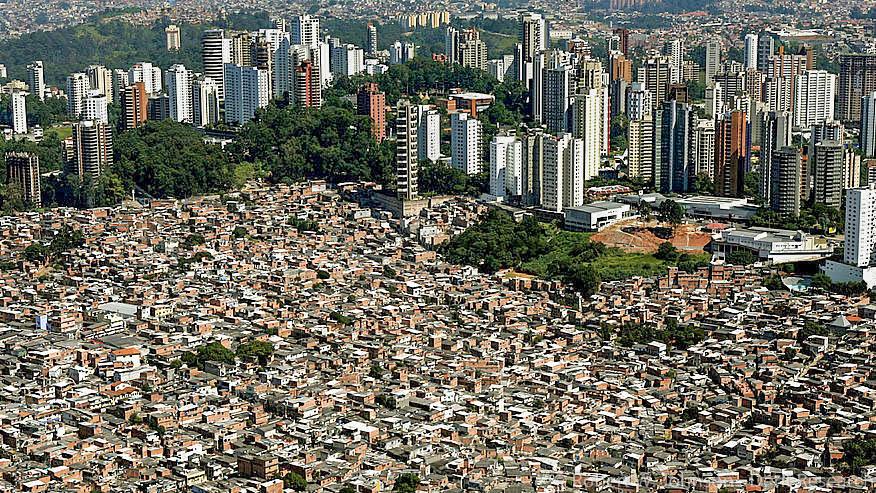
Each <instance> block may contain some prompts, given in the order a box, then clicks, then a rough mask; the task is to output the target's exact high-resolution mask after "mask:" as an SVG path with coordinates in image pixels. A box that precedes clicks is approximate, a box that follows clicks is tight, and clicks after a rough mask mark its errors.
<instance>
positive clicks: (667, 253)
mask: <svg viewBox="0 0 876 493" xmlns="http://www.w3.org/2000/svg"><path fill="white" fill-rule="evenodd" d="M654 256H655V257H656V258H658V259H660V260H666V261H670V262H674V261H675V260H677V259H678V249H676V248H675V246H674V245H673V244H672V243H671V242H669V241H664V242H663V243H661V244H660V246H658V247H657V253H655V254H654Z"/></svg>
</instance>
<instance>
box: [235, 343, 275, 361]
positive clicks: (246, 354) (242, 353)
mask: <svg viewBox="0 0 876 493" xmlns="http://www.w3.org/2000/svg"><path fill="white" fill-rule="evenodd" d="M236 353H237V357H238V358H255V359H257V360H258V361H259V364H260V365H262V366H264V365H266V364H268V360H270V358H271V356H273V354H274V345H273V344H271V343H270V342H266V341H258V340H255V341H249V342H246V343H243V344H241V345H240V346H237V352H236Z"/></svg>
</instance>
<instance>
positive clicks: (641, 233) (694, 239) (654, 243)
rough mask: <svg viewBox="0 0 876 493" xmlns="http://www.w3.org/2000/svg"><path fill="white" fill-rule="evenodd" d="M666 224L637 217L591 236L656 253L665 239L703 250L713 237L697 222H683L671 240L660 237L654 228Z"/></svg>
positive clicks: (680, 246)
mask: <svg viewBox="0 0 876 493" xmlns="http://www.w3.org/2000/svg"><path fill="white" fill-rule="evenodd" d="M660 226H664V225H663V224H661V223H658V222H657V221H656V220H652V221H648V222H647V223H643V222H642V221H639V220H637V219H633V220H630V221H621V222H619V223H617V224H613V225H611V226H609V227H608V228H605V229H604V230H602V231H600V232H598V233H595V234H594V235H593V236H591V237H590V239H591V241H598V242H600V243H603V244H604V245H606V246H612V247H617V248H621V249H623V250H624V251H627V252H637V253H654V252H656V251H657V247H658V246H659V245H660V244H661V243H663V242H664V241H671V242H672V244H673V245H675V248H678V249H679V250H682V251H686V252H693V253H697V252H702V251H703V248H704V247H705V246H706V245H708V244H709V241H711V239H712V237H711V235H710V234H708V233H704V232H702V231H699V227H698V226H697V225H696V224H682V225H680V226H678V227H677V228H676V229H675V234H674V236H672V238H671V239H670V240H666V239H663V238H659V237H658V236H657V235H655V234H654V231H653V230H652V228H657V227H660Z"/></svg>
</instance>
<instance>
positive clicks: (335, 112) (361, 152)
mask: <svg viewBox="0 0 876 493" xmlns="http://www.w3.org/2000/svg"><path fill="white" fill-rule="evenodd" d="M229 148H230V149H231V153H232V155H234V156H236V157H237V158H238V159H239V160H240V161H245V162H250V163H255V164H257V165H260V166H264V168H265V169H266V170H268V171H269V173H270V175H269V178H270V179H271V180H273V181H276V182H294V181H300V180H303V179H308V178H323V179H326V180H331V181H336V182H342V181H350V180H374V181H377V182H380V183H384V184H387V185H388V184H391V183H394V176H395V150H394V148H393V146H392V145H391V144H390V143H388V142H384V143H382V144H378V143H377V141H375V140H374V137H373V136H372V134H371V120H370V118H369V117H367V116H363V115H356V114H355V113H354V112H353V111H352V110H351V109H349V108H342V107H336V106H325V107H323V108H318V109H317V108H308V109H298V108H291V107H286V108H280V107H277V106H274V105H271V106H269V107H268V108H266V109H264V110H262V111H259V112H258V114H257V115H256V118H255V119H253V120H251V121H250V122H249V123H247V124H246V125H244V127H243V128H242V129H241V131H240V134H239V136H238V138H237V139H236V141H235V142H234V143H232V144H231V145H230V146H229Z"/></svg>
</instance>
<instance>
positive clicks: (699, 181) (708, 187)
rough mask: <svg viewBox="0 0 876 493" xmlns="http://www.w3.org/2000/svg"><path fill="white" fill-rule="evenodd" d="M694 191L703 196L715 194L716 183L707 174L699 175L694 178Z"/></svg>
mask: <svg viewBox="0 0 876 493" xmlns="http://www.w3.org/2000/svg"><path fill="white" fill-rule="evenodd" d="M693 191H694V192H696V193H700V194H703V195H711V194H713V193H715V183H714V182H713V181H712V179H711V178H710V177H709V175H708V174H707V173H697V176H696V177H694V183H693Z"/></svg>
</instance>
